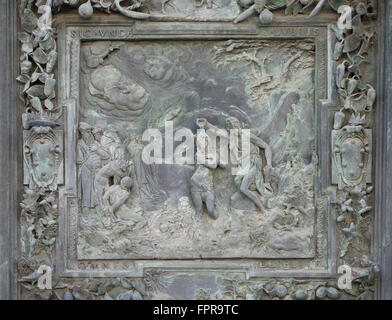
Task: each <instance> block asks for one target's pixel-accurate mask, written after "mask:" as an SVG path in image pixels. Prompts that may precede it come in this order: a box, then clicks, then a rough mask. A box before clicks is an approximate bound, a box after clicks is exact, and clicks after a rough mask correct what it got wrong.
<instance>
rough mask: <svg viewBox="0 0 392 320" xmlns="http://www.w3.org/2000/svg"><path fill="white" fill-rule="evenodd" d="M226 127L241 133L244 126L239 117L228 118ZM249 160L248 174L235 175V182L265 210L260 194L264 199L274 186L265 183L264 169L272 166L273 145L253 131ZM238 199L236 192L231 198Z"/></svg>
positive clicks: (243, 192)
mask: <svg viewBox="0 0 392 320" xmlns="http://www.w3.org/2000/svg"><path fill="white" fill-rule="evenodd" d="M226 127H227V129H229V130H231V129H237V130H239V133H240V135H241V129H242V126H241V123H240V121H239V120H238V119H237V118H235V117H229V118H227V120H226ZM238 141H240V139H238ZM262 150H264V156H265V159H266V162H267V164H266V166H265V168H264V167H263V154H262ZM249 162H250V163H249V171H248V172H247V174H245V175H244V176H242V175H236V176H235V177H234V182H235V184H236V185H237V187H238V190H239V192H241V193H242V194H243V195H245V196H246V197H248V198H249V199H250V200H251V201H252V202H253V203H254V204H255V205H256V206H257V207H258V208H259V209H260V210H261V211H264V205H263V203H262V201H261V199H260V196H261V198H262V199H263V198H264V196H265V195H267V194H271V193H272V188H271V186H270V185H269V184H268V183H265V181H264V175H263V171H268V170H270V169H271V168H272V166H271V164H272V152H271V147H270V146H269V145H268V144H267V143H266V142H265V141H263V140H262V139H261V138H259V137H258V136H257V135H255V134H254V133H252V132H251V133H250V159H249ZM257 193H258V194H257ZM259 195H260V196H259ZM236 199H237V196H236V194H234V195H233V196H232V198H231V200H232V201H236Z"/></svg>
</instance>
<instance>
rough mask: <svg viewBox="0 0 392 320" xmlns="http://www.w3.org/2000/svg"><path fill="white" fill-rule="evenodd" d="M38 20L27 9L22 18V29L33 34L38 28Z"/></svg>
mask: <svg viewBox="0 0 392 320" xmlns="http://www.w3.org/2000/svg"><path fill="white" fill-rule="evenodd" d="M37 23H38V19H37V17H36V16H35V14H34V13H33V11H31V10H30V9H25V10H24V12H23V16H22V27H23V30H24V31H26V32H28V33H32V32H33V30H34V29H35V27H36V26H37Z"/></svg>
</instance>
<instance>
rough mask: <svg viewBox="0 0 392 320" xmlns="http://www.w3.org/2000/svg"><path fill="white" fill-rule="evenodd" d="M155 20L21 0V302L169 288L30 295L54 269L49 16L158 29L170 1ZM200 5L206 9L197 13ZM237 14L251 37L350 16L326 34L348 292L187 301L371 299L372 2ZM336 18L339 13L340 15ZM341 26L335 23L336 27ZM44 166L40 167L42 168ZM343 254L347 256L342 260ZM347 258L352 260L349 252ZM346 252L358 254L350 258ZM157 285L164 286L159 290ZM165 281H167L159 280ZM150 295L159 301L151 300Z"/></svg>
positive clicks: (124, 0)
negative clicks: (331, 37)
mask: <svg viewBox="0 0 392 320" xmlns="http://www.w3.org/2000/svg"><path fill="white" fill-rule="evenodd" d="M161 2H162V15H161V16H154V15H152V14H150V13H148V12H147V11H146V10H144V9H146V8H148V3H149V1H148V0H87V1H80V0H20V12H19V14H20V17H21V32H20V33H19V34H18V38H19V40H20V43H21V47H20V51H21V55H20V75H19V76H18V78H17V81H18V82H19V83H21V84H22V85H23V90H22V92H21V99H22V100H23V103H24V106H25V110H24V113H23V116H22V123H23V129H24V158H25V177H24V181H25V184H26V185H27V186H26V187H25V190H24V196H23V201H22V203H21V208H22V212H21V228H22V229H21V234H22V240H21V245H20V248H21V258H20V261H19V275H20V282H21V285H22V287H23V289H25V290H24V291H25V292H26V295H30V296H33V297H35V298H39V299H50V298H55V299H65V300H69V299H142V298H151V297H153V296H154V295H155V296H156V295H158V296H159V297H161V298H162V297H167V296H165V294H164V293H162V292H161V291H164V289H162V288H164V287H165V286H166V285H168V283H169V282H170V281H166V280H167V277H166V276H164V275H161V274H160V273H159V272H158V271H157V272H158V273H157V274H146V277H145V278H144V279H143V280H132V279H125V278H122V279H109V280H91V279H90V280H85V281H84V282H80V281H76V280H72V281H71V280H63V279H56V281H55V282H54V283H55V285H54V287H53V289H52V290H39V289H38V288H36V286H35V283H36V281H37V279H38V273H37V271H36V270H37V269H38V267H39V265H42V264H46V265H50V266H51V267H52V269H54V268H55V265H54V256H55V243H56V237H57V232H58V230H57V229H58V223H57V218H58V217H57V215H58V210H57V208H58V194H57V186H58V185H59V184H62V182H63V181H62V175H63V173H62V157H63V150H62V139H63V138H62V130H61V120H62V108H61V107H60V106H59V105H58V101H57V100H56V89H55V88H56V77H55V68H56V62H57V46H56V30H55V29H54V28H53V13H56V12H60V11H61V10H62V8H63V7H64V8H66V7H67V8H71V9H72V8H74V9H75V10H76V9H77V10H78V12H79V15H80V17H81V18H83V19H89V18H91V17H92V16H93V14H94V10H99V11H103V12H106V13H108V14H110V13H112V12H115V13H118V14H121V15H124V16H126V17H129V18H131V19H143V20H148V19H154V18H156V19H157V20H159V18H160V17H164V16H165V11H166V9H167V7H168V6H173V4H171V3H170V0H162V1H161ZM204 2H206V3H204ZM195 5H196V6H197V7H198V6H203V5H206V7H207V8H212V7H213V6H214V5H215V2H214V1H208V0H207V1H204V0H203V1H196V0H195ZM238 5H239V7H240V8H241V9H242V11H241V13H240V14H239V15H238V16H237V17H236V18H235V20H234V21H233V23H240V22H241V21H244V20H246V19H248V18H250V17H251V16H255V15H257V16H258V17H259V22H258V24H259V25H260V27H263V25H267V24H270V23H272V22H273V20H274V14H273V11H275V10H284V13H285V14H286V15H299V14H308V18H309V19H311V18H312V17H313V16H315V15H317V14H318V13H319V12H320V11H321V9H322V8H327V7H329V8H331V9H332V10H334V11H336V12H339V13H340V10H339V8H340V7H341V6H344V5H345V6H348V8H349V10H350V11H351V13H352V20H351V26H348V25H347V24H342V23H337V24H336V25H332V30H333V31H334V33H335V35H336V39H337V41H336V45H335V48H334V59H335V61H336V65H337V67H336V74H335V80H336V90H337V101H336V104H337V111H336V112H335V115H334V123H333V130H332V132H331V143H332V145H331V148H332V149H331V151H332V152H331V154H333V157H332V158H333V159H332V167H333V170H332V171H333V172H334V173H333V178H332V183H333V184H336V185H337V189H336V197H335V201H334V202H335V208H336V210H337V212H338V217H337V221H338V230H339V232H338V233H339V239H340V252H339V256H340V258H341V263H342V264H343V263H347V264H349V265H351V266H353V267H354V268H353V273H354V285H353V288H352V289H346V290H342V291H339V290H337V285H336V281H335V280H333V279H332V280H330V281H325V282H320V281H319V282H317V281H305V282H301V281H297V280H287V281H286V280H285V281H283V280H282V281H277V280H273V281H272V280H265V281H264V280H263V281H253V282H249V281H245V280H238V279H232V278H230V277H223V278H219V279H217V284H218V291H217V292H215V293H211V292H206V291H205V290H204V289H198V290H197V291H196V292H195V297H196V298H214V299H215V298H219V297H223V298H233V299H235V298H238V297H242V298H245V299H264V298H267V299H339V298H357V299H363V298H364V299H367V298H370V297H371V295H372V291H373V286H374V281H375V279H376V277H377V274H378V272H379V268H378V266H377V265H376V264H375V263H374V262H373V261H372V260H371V259H370V258H369V256H368V255H369V254H368V252H370V250H367V249H369V248H366V250H363V249H364V248H363V247H362V246H363V245H362V244H363V243H364V242H365V243H366V242H370V236H369V233H370V231H369V226H370V225H371V223H370V222H371V219H372V217H371V215H370V213H371V212H372V210H373V208H372V205H371V203H372V191H373V187H372V186H371V185H370V184H371V175H370V170H369V168H370V161H371V156H372V150H371V139H372V129H371V115H372V109H373V106H374V103H375V100H376V91H375V89H374V88H373V86H372V85H371V84H370V83H366V82H365V80H364V74H363V65H365V64H366V63H367V58H368V56H369V50H371V48H372V44H373V42H374V35H375V31H374V24H372V19H374V18H375V17H376V12H377V8H376V5H377V2H376V1H375V0H353V1H349V0H319V1H317V0H238ZM342 15H343V13H342ZM341 20H342V16H341V17H340V20H339V21H340V22H341ZM48 159H49V160H48ZM350 248H352V249H353V250H350ZM351 251H352V252H351ZM355 252H357V253H358V252H361V253H362V252H367V253H365V254H363V255H362V256H361V257H357V256H356V253H355ZM162 277H163V278H164V279H166V280H165V281H164V283H165V285H162V286H160V285H159V284H160V283H161V282H160V281H162ZM165 277H166V278H165ZM158 291H159V292H158Z"/></svg>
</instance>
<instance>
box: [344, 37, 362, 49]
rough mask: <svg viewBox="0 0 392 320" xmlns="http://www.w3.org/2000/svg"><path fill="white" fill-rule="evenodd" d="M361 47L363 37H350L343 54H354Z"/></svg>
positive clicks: (345, 42)
mask: <svg viewBox="0 0 392 320" xmlns="http://www.w3.org/2000/svg"><path fill="white" fill-rule="evenodd" d="M360 45H361V37H360V36H358V35H357V34H356V33H353V34H351V35H349V36H348V37H347V38H346V39H345V41H344V48H343V52H344V53H347V52H352V51H354V50H356V49H358V48H359V46H360Z"/></svg>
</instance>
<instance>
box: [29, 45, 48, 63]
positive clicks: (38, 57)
mask: <svg viewBox="0 0 392 320" xmlns="http://www.w3.org/2000/svg"><path fill="white" fill-rule="evenodd" d="M33 60H34V61H35V62H36V63H38V64H45V63H47V62H48V55H47V54H46V53H45V52H44V50H42V49H41V48H37V49H36V50H35V51H34V53H33Z"/></svg>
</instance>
